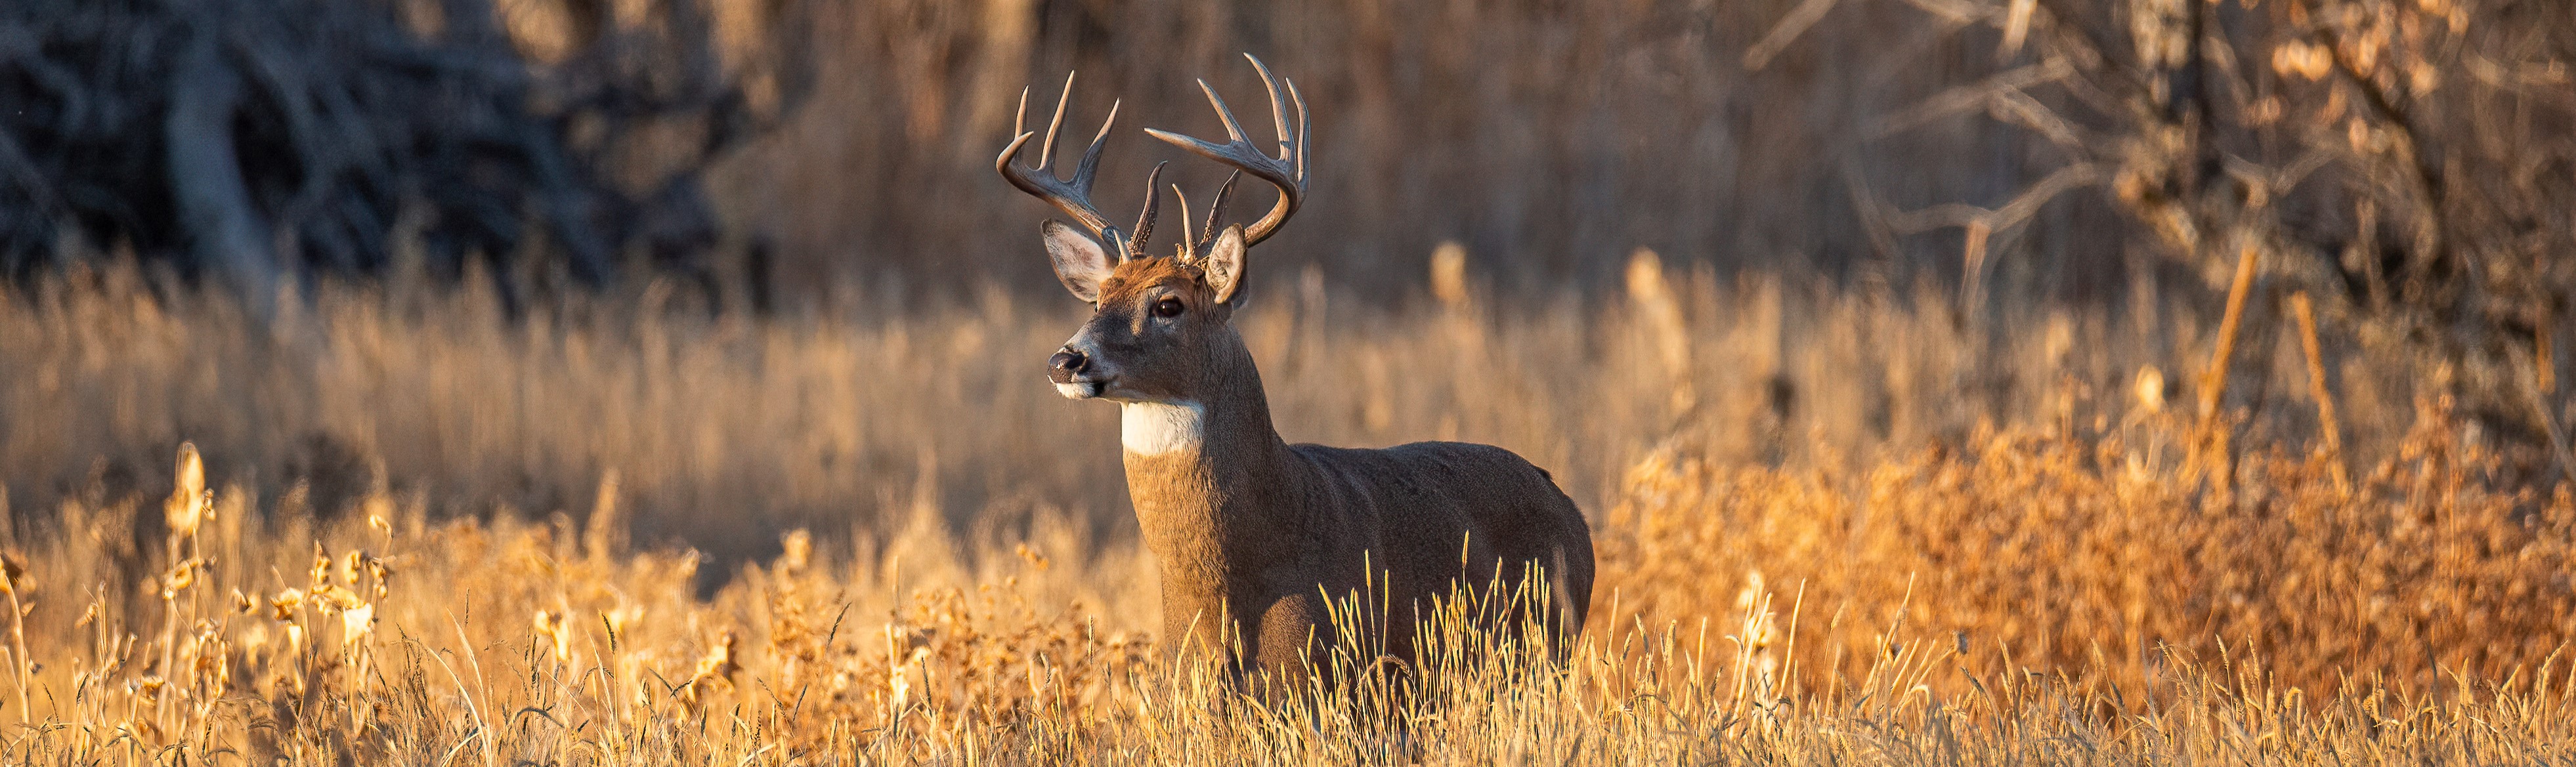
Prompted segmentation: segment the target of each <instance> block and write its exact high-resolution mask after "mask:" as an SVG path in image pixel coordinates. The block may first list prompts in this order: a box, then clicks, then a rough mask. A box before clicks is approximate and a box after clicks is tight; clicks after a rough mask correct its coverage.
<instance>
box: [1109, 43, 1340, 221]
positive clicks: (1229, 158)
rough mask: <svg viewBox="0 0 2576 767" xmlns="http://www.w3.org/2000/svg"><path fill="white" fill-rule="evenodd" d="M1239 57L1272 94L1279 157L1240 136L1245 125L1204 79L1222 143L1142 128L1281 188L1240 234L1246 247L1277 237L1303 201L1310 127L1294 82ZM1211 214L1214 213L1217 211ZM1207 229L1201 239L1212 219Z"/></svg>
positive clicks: (1272, 119) (1303, 100)
mask: <svg viewBox="0 0 2576 767" xmlns="http://www.w3.org/2000/svg"><path fill="white" fill-rule="evenodd" d="M1243 58H1244V59H1246V60H1248V61H1251V62H1252V68H1253V69H1254V70H1256V71H1259V72H1260V73H1261V84H1262V85H1263V86H1264V87H1266V88H1268V89H1269V91H1270V122H1271V125H1272V127H1274V128H1276V129H1277V130H1278V132H1279V156H1277V157H1272V156H1270V155H1269V154H1268V153H1266V152H1263V151H1262V150H1261V148H1260V147H1257V146H1254V145H1253V143H1252V142H1251V141H1250V140H1247V139H1245V138H1244V135H1243V124H1242V123H1240V122H1237V121H1236V120H1235V119H1234V111H1233V110H1230V109H1227V108H1226V106H1225V99H1223V98H1219V97H1218V96H1217V95H1216V89H1215V88H1212V87H1209V86H1208V84H1207V81H1206V80H1200V81H1199V90H1201V91H1205V92H1206V93H1207V97H1208V104H1210V105H1212V106H1214V107H1216V115H1217V117H1218V118H1219V119H1222V120H1224V121H1225V136H1226V143H1223V144H1218V143H1215V142H1211V141H1205V140H1202V139H1198V138H1195V137H1191V136H1184V135H1181V134H1178V133H1173V132H1170V131H1164V130H1157V129H1154V128H1146V129H1145V132H1146V133H1149V134H1152V135H1153V136H1154V137H1155V138H1158V139H1162V140H1164V141H1167V142H1171V144H1172V145H1173V146H1177V147H1180V148H1182V149H1186V150H1189V151H1190V153H1192V154H1196V155H1198V156H1200V157H1205V158H1208V159H1210V160H1215V161H1217V162H1221V163H1224V164H1226V165H1229V166H1232V167H1234V168H1235V169H1236V170H1239V171H1242V172H1244V173H1249V174H1252V177H1253V178H1258V179H1261V180H1262V181H1264V182H1267V183H1269V184H1270V185H1271V186H1273V187H1277V188H1278V189H1279V203H1278V204H1277V205H1274V206H1271V208H1270V212H1269V213H1268V214H1267V215H1264V216H1262V217H1261V220H1259V221H1255V222H1253V223H1252V225H1251V226H1249V227H1246V228H1245V229H1244V231H1243V237H1244V243H1245V244H1246V245H1252V244H1258V243H1260V242H1261V241H1262V240H1266V239H1269V238H1270V235H1272V234H1274V233H1277V232H1278V231H1279V225H1281V224H1284V223H1287V222H1288V217H1289V216H1293V215H1296V213H1297V206H1298V204H1300V203H1301V202H1303V201H1304V200H1305V197H1306V178H1307V176H1306V138H1307V135H1308V125H1307V123H1306V97H1305V96H1303V95H1300V94H1298V93H1297V83H1296V82H1294V81H1287V82H1284V83H1283V81H1282V80H1283V78H1276V77H1272V76H1271V74H1270V67H1268V66H1264V65H1263V64H1262V63H1261V59H1258V58H1254V57H1253V56H1252V54H1249V53H1247V54H1244V56H1243ZM1283 85H1285V86H1286V90H1287V97H1286V98H1284V99H1283V98H1281V97H1280V95H1281V94H1280V90H1281V87H1282V86H1283ZM1292 102H1293V103H1294V104H1295V105H1296V107H1297V130H1296V132H1295V133H1290V132H1289V130H1288V107H1289V105H1290V103H1292ZM1226 185H1227V186H1228V187H1232V186H1233V182H1232V181H1231V180H1229V181H1228V182H1227V184H1226ZM1223 196H1224V195H1223V194H1222V193H1220V194H1219V197H1220V201H1219V204H1218V205H1217V206H1215V207H1217V208H1220V209H1221V208H1222V207H1223V204H1222V199H1221V198H1222V197H1223ZM1210 212H1211V213H1212V214H1213V213H1217V212H1221V210H1219V211H1210ZM1206 228H1207V229H1208V230H1209V231H1207V232H1202V233H1201V238H1202V239H1204V238H1206V237H1207V236H1208V235H1209V234H1211V233H1212V232H1213V231H1214V230H1215V228H1216V221H1215V220H1214V216H1213V215H1211V217H1210V220H1209V221H1208V224H1207V227H1206Z"/></svg>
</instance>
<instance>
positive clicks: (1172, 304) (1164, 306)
mask: <svg viewBox="0 0 2576 767" xmlns="http://www.w3.org/2000/svg"><path fill="white" fill-rule="evenodd" d="M1154 316H1156V317H1163V318H1166V319H1168V318H1172V317H1178V316H1181V300H1180V299H1177V298H1166V299H1163V300H1161V301H1156V302H1154Z"/></svg>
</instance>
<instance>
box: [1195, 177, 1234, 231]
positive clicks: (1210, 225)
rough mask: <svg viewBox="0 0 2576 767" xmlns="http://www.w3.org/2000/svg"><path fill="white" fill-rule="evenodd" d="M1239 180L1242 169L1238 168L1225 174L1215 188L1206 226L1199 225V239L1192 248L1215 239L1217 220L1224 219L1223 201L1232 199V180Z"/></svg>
mask: <svg viewBox="0 0 2576 767" xmlns="http://www.w3.org/2000/svg"><path fill="white" fill-rule="evenodd" d="M1241 180H1243V171H1239V170H1238V171H1235V172H1233V173H1229V174H1226V177H1225V185H1224V186H1220V187H1217V188H1216V201H1215V202H1212V203H1208V212H1207V226H1203V227H1199V241H1198V244H1197V245H1196V246H1194V249H1195V248H1204V247H1207V244H1208V243H1211V242H1215V241H1216V226H1217V222H1220V221H1223V220H1225V203H1226V201H1228V200H1232V199H1234V182H1237V181H1241Z"/></svg>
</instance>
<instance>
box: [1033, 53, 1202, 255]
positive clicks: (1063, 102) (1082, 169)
mask: <svg viewBox="0 0 2576 767" xmlns="http://www.w3.org/2000/svg"><path fill="white" fill-rule="evenodd" d="M1072 100H1073V74H1072V73H1070V72H1068V73H1065V76H1064V92H1063V93H1062V94H1061V95H1058V96H1057V97H1056V100H1055V118H1054V119H1052V120H1049V121H1048V122H1047V129H1046V139H1045V141H1043V142H1042V143H1040V144H1038V164H1037V165H1035V166H1031V167H1021V166H1019V165H1015V164H1013V163H1012V162H1011V161H1012V160H1014V159H1017V158H1018V157H1019V156H1020V147H1021V146H1024V145H1026V144H1028V143H1029V139H1030V138H1033V137H1036V136H1037V135H1038V134H1037V132H1036V131H1031V130H1026V128H1027V127H1028V117H1029V91H1028V89H1027V88H1022V89H1020V109H1019V112H1018V113H1017V114H1016V115H1014V116H1013V117H1012V118H1011V131H1012V132H1013V133H1014V134H1017V135H1016V136H1015V137H1013V138H1012V139H1011V145H1010V146H1008V147H1004V148H1003V149H1002V155H1001V156H1000V157H995V158H993V170H994V171H997V172H999V173H1001V174H1002V178H1004V179H1007V180H1009V181H1010V182H1011V185H1012V186H1016V187H1019V188H1020V191H1023V192H1027V193H1029V194H1031V195H1035V196H1036V197H1037V198H1038V199H1041V200H1045V201H1047V203H1048V204H1050V205H1054V206H1055V207H1056V209H1057V210H1061V211H1064V214H1065V215H1066V216H1070V217H1072V218H1073V222H1074V223H1076V224H1080V225H1081V226H1082V228H1083V229H1085V230H1089V231H1090V232H1091V236H1092V237H1094V238H1096V239H1098V240H1099V241H1100V243H1101V244H1102V245H1104V246H1106V247H1108V248H1109V250H1110V252H1111V253H1113V254H1115V257H1116V258H1117V259H1118V260H1120V261H1126V260H1128V259H1131V258H1134V257H1135V256H1136V254H1137V253H1140V252H1142V251H1143V249H1144V245H1145V238H1146V237H1147V236H1149V235H1151V234H1152V233H1153V231H1154V212H1155V207H1156V205H1155V203H1156V201H1157V197H1156V195H1155V194H1154V186H1155V183H1156V180H1157V179H1160V178H1161V177H1162V175H1163V166H1161V165H1155V166H1154V172H1153V173H1152V174H1150V175H1148V176H1146V178H1145V208H1144V210H1142V211H1140V212H1139V213H1138V214H1137V216H1136V237H1135V239H1134V240H1133V241H1130V240H1128V239H1127V238H1126V237H1125V235H1123V234H1121V233H1120V232H1119V231H1118V227H1117V226H1115V225H1112V224H1110V223H1109V219H1108V217H1106V216H1103V215H1101V214H1100V209H1099V208H1097V207H1094V206H1093V205H1092V204H1091V182H1092V180H1093V176H1094V175H1095V172H1096V171H1098V170H1099V169H1100V151H1101V150H1102V149H1103V148H1105V147H1107V146H1108V144H1109V127H1110V126H1111V125H1113V124H1116V123H1117V122H1118V102H1111V103H1110V105H1109V117H1108V119H1105V120H1102V121H1100V133H1099V134H1098V135H1095V136H1093V137H1092V138H1091V146H1090V148H1088V149H1084V150H1083V151H1082V161H1081V162H1079V163H1076V164H1075V165H1074V168H1073V178H1072V179H1071V180H1070V181H1068V180H1065V179H1059V178H1056V175H1055V169H1054V168H1055V136H1056V132H1057V131H1058V130H1060V129H1062V128H1063V127H1064V112H1065V107H1066V106H1067V105H1068V104H1069V103H1070V102H1071V101H1072Z"/></svg>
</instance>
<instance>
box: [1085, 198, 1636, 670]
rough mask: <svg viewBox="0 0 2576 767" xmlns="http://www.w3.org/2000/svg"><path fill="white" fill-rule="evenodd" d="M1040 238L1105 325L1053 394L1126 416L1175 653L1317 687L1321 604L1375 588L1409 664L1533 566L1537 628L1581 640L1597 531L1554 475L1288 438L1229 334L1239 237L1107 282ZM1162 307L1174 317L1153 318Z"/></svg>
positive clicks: (1140, 511)
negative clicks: (1539, 576)
mask: <svg viewBox="0 0 2576 767" xmlns="http://www.w3.org/2000/svg"><path fill="white" fill-rule="evenodd" d="M1050 223H1052V222H1050ZM1048 234H1049V239H1050V250H1051V251H1053V250H1062V251H1068V252H1071V253H1072V254H1073V255H1074V258H1072V259H1065V258H1058V259H1057V263H1058V265H1059V267H1060V268H1059V276H1061V277H1063V278H1064V279H1065V281H1066V283H1067V285H1068V286H1075V285H1079V286H1080V287H1076V288H1075V293H1076V295H1083V294H1085V293H1090V294H1091V296H1092V297H1094V298H1095V301H1094V303H1095V305H1096V307H1097V308H1096V311H1095V313H1094V314H1093V315H1092V317H1091V319H1090V321H1089V322H1086V323H1084V325H1083V326H1082V329H1081V331H1080V332H1078V333H1076V334H1074V336H1073V338H1072V339H1071V340H1069V341H1067V342H1066V343H1065V346H1064V350H1065V351H1064V352H1062V353H1073V354H1080V355H1082V356H1083V357H1084V358H1085V360H1086V362H1087V364H1086V365H1085V369H1083V370H1081V371H1078V372H1069V371H1066V370H1064V369H1063V368H1061V367H1059V368H1057V369H1056V371H1055V373H1056V374H1055V375H1053V376H1052V377H1053V379H1054V382H1055V384H1056V386H1057V388H1058V389H1059V390H1061V391H1062V392H1063V393H1064V394H1065V395H1066V396H1068V397H1071V398H1075V399H1093V398H1098V399H1107V400H1110V401H1114V402H1117V403H1119V405H1120V407H1121V409H1122V410H1123V413H1122V416H1123V417H1122V418H1121V430H1122V435H1121V437H1122V438H1121V443H1122V444H1123V445H1124V446H1125V450H1124V453H1125V463H1126V469H1127V490H1128V494H1129V495H1130V496H1131V498H1132V499H1133V501H1134V504H1135V507H1136V521H1137V523H1138V525H1139V526H1140V527H1142V528H1143V531H1144V539H1145V544H1146V546H1147V548H1148V549H1150V550H1151V551H1152V552H1153V554H1154V557H1155V560H1156V563H1157V565H1158V566H1159V568H1160V570H1161V574H1162V591H1163V593H1162V601H1163V622H1164V629H1165V630H1164V633H1163V636H1164V637H1165V638H1166V639H1167V641H1174V642H1179V643H1182V644H1184V645H1186V646H1190V647H1196V648H1202V649H1208V650H1214V649H1218V648H1225V649H1230V650H1233V651H1234V653H1235V654H1233V655H1232V656H1231V657H1229V658H1227V660H1229V661H1232V662H1235V663H1238V664H1247V663H1248V664H1252V665H1254V666H1257V667H1258V668H1260V669H1262V670H1267V671H1272V672H1283V673H1289V674H1296V673H1302V669H1304V668H1322V667H1323V665H1322V663H1321V658H1320V657H1319V656H1317V655H1316V653H1317V652H1319V651H1321V650H1322V649H1324V646H1325V645H1326V644H1328V643H1329V642H1330V640H1331V639H1332V633H1331V632H1332V631H1333V626H1332V624H1331V622H1330V618H1329V615H1328V613H1327V610H1326V604H1327V600H1328V599H1336V600H1338V599H1345V598H1348V597H1349V596H1351V595H1354V594H1358V593H1360V592H1362V591H1363V590H1364V587H1366V586H1367V585H1368V584H1375V586H1376V588H1375V589H1374V593H1369V594H1365V596H1366V597H1368V598H1370V600H1371V602H1372V603H1375V602H1376V601H1377V600H1379V599H1383V600H1384V603H1383V604H1385V605H1387V606H1389V608H1390V609H1389V610H1388V615H1387V616H1386V617H1387V620H1385V621H1384V622H1383V625H1382V626H1372V627H1371V630H1377V631H1382V632H1383V635H1382V636H1381V637H1378V638H1379V639H1382V640H1383V647H1384V648H1385V652H1386V653H1387V654H1388V655H1392V656H1394V657H1396V658H1399V659H1407V660H1409V659H1410V656H1411V654H1412V646H1413V641H1412V639H1413V637H1412V632H1413V627H1414V615H1415V613H1414V612H1413V610H1414V609H1418V608H1422V607H1427V606H1428V605H1429V604H1430V600H1432V599H1433V598H1436V597H1445V596H1448V595H1450V594H1451V590H1452V589H1453V588H1455V587H1458V586H1468V587H1485V586H1489V585H1493V584H1500V586H1501V588H1502V589H1504V590H1505V593H1510V590H1511V589H1515V588H1518V587H1519V586H1520V585H1521V583H1520V581H1521V579H1522V578H1523V576H1524V573H1525V572H1527V570H1526V569H1525V568H1526V566H1528V565H1533V564H1534V565H1536V566H1538V567H1539V568H1540V570H1539V572H1541V573H1543V574H1544V577H1545V578H1546V579H1547V581H1548V583H1547V586H1548V591H1549V593H1550V594H1551V595H1552V602H1553V603H1552V604H1551V605H1548V606H1547V608H1546V609H1548V610H1549V613H1548V614H1545V615H1541V616H1535V617H1539V618H1540V619H1542V620H1545V621H1547V622H1548V623H1549V624H1550V625H1552V626H1554V627H1555V628H1557V629H1558V630H1560V631H1561V632H1562V633H1561V636H1562V637H1566V638H1570V637H1572V636H1574V635H1575V634H1576V633H1578V632H1580V631H1581V629H1582V625H1583V619H1584V614H1585V611H1586V609H1587V607H1588V606H1589V603H1590V601H1591V591H1592V540H1591V532H1590V529H1589V527H1588V526H1587V525H1586V523H1585V522H1584V519H1583V514H1582V512H1581V510H1579V509H1577V508H1576V507H1575V505H1574V501H1573V500H1572V499H1570V498H1567V497H1566V495H1565V493H1564V492H1563V491H1562V490H1559V489H1558V488H1557V486H1556V483H1555V482H1554V481H1553V480H1552V479H1551V478H1550V477H1549V476H1548V474H1547V472H1546V471H1544V470H1541V469H1540V468H1538V467H1537V466H1533V465H1531V464H1530V463H1529V462H1528V461H1525V460H1522V459H1521V457H1520V456H1517V455H1514V454H1512V453H1511V452H1510V451H1507V450H1503V449H1502V448H1497V447H1492V446H1489V445H1475V444H1465V443H1457V442H1416V443H1411V444H1406V445H1398V446H1395V447H1391V448H1386V449H1382V450H1367V449H1351V448H1335V447H1324V446H1320V445H1308V444H1297V445H1291V444H1288V443H1287V442H1285V441H1283V440H1281V439H1280V437H1279V434H1278V432H1277V431H1276V430H1275V429H1274V428H1273V427H1272V425H1271V419H1270V405H1269V402H1268V399H1267V397H1266V395H1265V394H1264V393H1263V390H1262V386H1261V372H1260V370H1259V369H1258V368H1257V367H1256V366H1255V365H1254V364H1253V360H1252V355H1251V353H1250V352H1248V351H1247V350H1246V349H1245V347H1244V344H1243V339H1242V337H1241V336H1240V335H1239V334H1237V333H1236V332H1235V330H1234V328H1233V327H1232V325H1231V324H1230V323H1229V320H1230V319H1231V317H1232V315H1233V311H1234V308H1235V306H1236V303H1235V300H1234V298H1235V295H1236V290H1235V288H1236V287H1237V285H1238V283H1239V282H1240V275H1241V273H1242V270H1241V268H1240V265H1241V263H1242V257H1243V250H1244V244H1243V241H1244V240H1243V237H1242V232H1241V230H1240V229H1239V228H1229V229H1228V230H1226V231H1225V232H1224V233H1223V234H1222V235H1221V236H1219V237H1218V238H1217V240H1216V241H1215V242H1214V243H1212V245H1211V247H1210V248H1209V250H1208V252H1207V254H1206V255H1205V256H1204V257H1203V258H1198V259H1186V258H1184V257H1183V256H1167V257H1157V258H1141V259H1134V260H1129V261H1125V262H1122V263H1117V264H1116V265H1114V266H1111V265H1110V264H1109V263H1108V257H1107V254H1106V253H1105V252H1104V251H1103V250H1102V249H1101V247H1100V245H1099V244H1098V243H1094V242H1092V241H1090V240H1089V239H1088V238H1085V237H1083V236H1082V235H1081V234H1079V233H1076V232H1073V231H1071V230H1068V229H1063V228H1061V227H1050V228H1049V231H1048ZM1184 255H1186V252H1185V253H1184ZM1068 262H1070V263H1069V264H1068ZM1068 265H1069V266H1070V267H1071V268H1070V269H1065V268H1063V267H1065V266H1068ZM1212 275H1214V276H1215V279H1214V280H1213V281H1212V280H1211V276H1212ZM1165 301H1177V302H1178V303H1179V307H1178V308H1179V310H1178V312H1177V313H1176V314H1173V315H1172V316H1160V315H1159V314H1158V313H1157V306H1158V305H1160V304H1162V302H1165ZM1371 570H1375V572H1371ZM1309 663H1312V664H1314V665H1312V666H1308V665H1307V664H1309Z"/></svg>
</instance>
